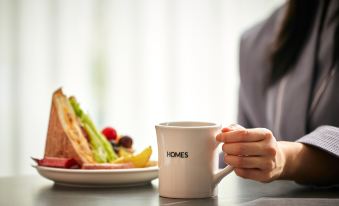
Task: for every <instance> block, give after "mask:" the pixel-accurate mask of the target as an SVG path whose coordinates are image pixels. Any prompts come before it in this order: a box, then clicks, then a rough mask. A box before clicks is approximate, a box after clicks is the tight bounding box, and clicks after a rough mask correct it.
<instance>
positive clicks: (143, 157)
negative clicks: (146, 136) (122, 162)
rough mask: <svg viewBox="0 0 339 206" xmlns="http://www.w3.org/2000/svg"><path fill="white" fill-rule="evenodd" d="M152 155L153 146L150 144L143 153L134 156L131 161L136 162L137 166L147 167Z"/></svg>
mask: <svg viewBox="0 0 339 206" xmlns="http://www.w3.org/2000/svg"><path fill="white" fill-rule="evenodd" d="M151 155H152V147H151V146H148V147H146V149H144V150H143V151H142V152H141V153H139V154H137V155H135V156H132V157H131V160H130V161H131V162H132V163H133V164H134V166H135V167H145V166H146V164H147V162H148V161H149V159H150V157H151Z"/></svg>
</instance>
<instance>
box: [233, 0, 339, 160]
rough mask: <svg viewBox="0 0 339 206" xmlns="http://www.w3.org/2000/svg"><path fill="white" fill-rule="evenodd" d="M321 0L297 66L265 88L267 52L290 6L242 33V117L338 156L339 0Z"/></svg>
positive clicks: (248, 123) (280, 137)
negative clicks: (338, 47)
mask: <svg viewBox="0 0 339 206" xmlns="http://www.w3.org/2000/svg"><path fill="white" fill-rule="evenodd" d="M320 2H321V3H320V6H319V9H318V11H317V16H316V18H315V22H314V24H313V28H312V30H311V34H310V35H309V37H308V39H307V40H306V44H305V46H304V47H303V50H302V52H301V55H300V56H299V58H298V60H297V62H296V64H295V65H294V67H295V68H293V69H292V70H291V72H289V73H288V74H286V75H285V76H284V77H283V78H282V79H281V80H280V81H279V82H277V83H276V84H274V85H273V86H272V87H271V88H269V89H265V88H264V82H265V81H264V80H265V78H267V74H268V72H269V70H270V65H269V63H268V59H267V52H268V47H269V45H270V44H271V43H272V42H273V41H274V38H275V36H276V34H277V30H278V27H279V25H280V22H281V20H282V16H283V15H284V10H285V7H284V6H283V7H281V8H279V9H278V10H277V11H275V12H274V13H273V14H272V15H271V16H270V17H269V18H268V19H267V20H265V21H264V22H261V23H260V24H258V25H256V26H254V27H252V28H250V29H249V30H248V31H246V32H245V33H244V34H243V36H242V38H241V43H240V62H239V63H240V64H239V66H240V89H239V111H238V122H239V124H241V125H243V126H244V127H265V128H268V129H270V130H271V131H272V132H273V134H274V136H275V137H276V138H277V140H285V141H298V142H301V143H305V144H309V145H313V146H315V147H318V148H320V149H322V150H324V151H327V152H329V153H330V154H333V155H335V156H337V157H339V65H338V61H333V60H335V59H338V58H339V57H334V56H333V49H334V46H333V45H334V33H335V29H336V27H337V25H338V24H339V15H338V14H339V1H336V0H332V1H330V3H329V5H328V7H327V9H325V5H324V1H320ZM323 12H325V13H324V15H322V13H323ZM322 17H323V18H322ZM321 24H322V25H323V26H322V29H319V28H320V25H321ZM333 62H336V64H332V63H333ZM314 72H316V76H315V77H316V78H315V79H314V78H313V77H314V74H315V73H314Z"/></svg>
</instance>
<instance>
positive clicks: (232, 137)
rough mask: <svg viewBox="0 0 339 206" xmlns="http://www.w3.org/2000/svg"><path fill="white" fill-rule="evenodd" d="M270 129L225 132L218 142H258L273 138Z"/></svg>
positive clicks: (218, 138)
mask: <svg viewBox="0 0 339 206" xmlns="http://www.w3.org/2000/svg"><path fill="white" fill-rule="evenodd" d="M272 136H273V135H272V132H271V131H269V130H268V129H263V128H254V129H241V130H233V131H230V132H223V133H220V134H219V135H218V136H217V140H218V141H220V142H225V143H233V142H257V141H261V140H264V139H267V138H270V137H272Z"/></svg>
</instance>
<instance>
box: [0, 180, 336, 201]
mask: <svg viewBox="0 0 339 206" xmlns="http://www.w3.org/2000/svg"><path fill="white" fill-rule="evenodd" d="M0 205H6V206H7V205H20V206H25V205H29V206H31V205H34V206H36V205H58V206H59V205H72V206H73V205H74V206H76V205H81V206H86V205H119V206H127V205H128V206H131V205H145V206H146V205H147V206H152V205H171V206H173V205H180V206H182V205H307V206H312V205H339V187H331V188H316V187H309V186H308V187H307V186H302V185H298V184H296V183H294V182H291V181H275V182H272V183H266V184H264V183H259V182H255V181H251V180H245V179H241V178H239V177H237V176H235V175H234V174H231V175H229V176H228V177H226V178H224V179H223V180H222V182H221V183H220V184H219V195H218V197H214V198H208V199H169V198H162V197H159V193H158V180H154V181H152V183H151V184H148V185H145V186H138V187H131V188H105V189H93V188H92V189H89V188H70V187H64V186H59V185H54V184H53V182H51V181H49V180H46V179H44V178H42V177H40V176H38V175H33V176H14V177H2V178H0Z"/></svg>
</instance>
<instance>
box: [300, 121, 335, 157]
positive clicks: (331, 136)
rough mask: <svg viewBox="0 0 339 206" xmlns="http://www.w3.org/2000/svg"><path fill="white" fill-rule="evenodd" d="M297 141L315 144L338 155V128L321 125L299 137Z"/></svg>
mask: <svg viewBox="0 0 339 206" xmlns="http://www.w3.org/2000/svg"><path fill="white" fill-rule="evenodd" d="M297 142H300V143H304V144H308V145H312V146H315V147H317V148H319V149H322V150H324V151H327V152H329V153H331V154H333V155H335V156H337V157H339V128H337V127H333V126H321V127H318V128H317V129H316V130H314V131H313V132H311V133H309V134H307V135H305V136H303V137H301V138H300V139H298V140H297Z"/></svg>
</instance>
